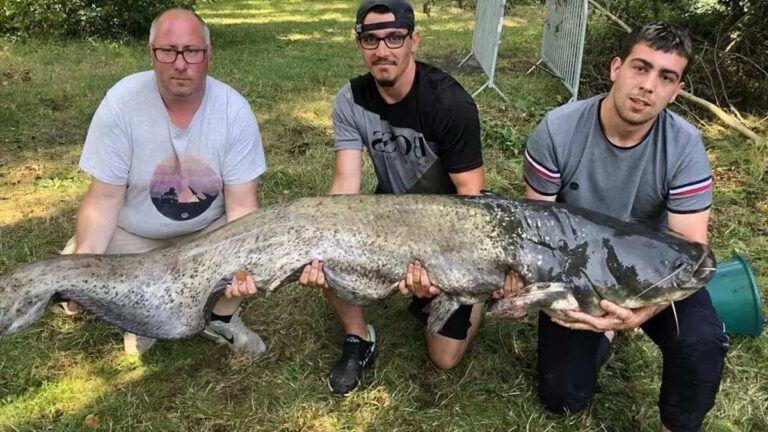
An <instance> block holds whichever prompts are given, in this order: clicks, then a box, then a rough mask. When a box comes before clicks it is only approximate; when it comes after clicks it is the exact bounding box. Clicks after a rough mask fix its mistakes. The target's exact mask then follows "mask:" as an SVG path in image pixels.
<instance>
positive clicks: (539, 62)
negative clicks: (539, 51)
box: [525, 59, 544, 75]
mask: <svg viewBox="0 0 768 432" xmlns="http://www.w3.org/2000/svg"><path fill="white" fill-rule="evenodd" d="M543 61H544V59H539V61H537V62H536V64H535V65H533V66H531V68H530V69H528V72H526V73H525V74H526V75H528V74H530V73H531V72H533V70H534V69H536V68H537V67H539V65H540V64H541V62H543Z"/></svg>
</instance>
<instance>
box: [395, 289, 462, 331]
mask: <svg viewBox="0 0 768 432" xmlns="http://www.w3.org/2000/svg"><path fill="white" fill-rule="evenodd" d="M433 298H434V297H433ZM433 298H418V297H416V296H413V300H411V304H410V305H408V310H409V311H411V313H412V314H413V316H415V317H416V319H418V320H419V321H421V322H422V324H424V325H427V318H429V313H428V312H424V309H425V308H427V306H429V304H430V303H431V302H432V299H433ZM471 315H472V305H461V306H459V308H458V309H457V310H456V312H454V313H453V315H451V316H450V317H449V318H448V321H446V322H445V325H443V328H441V329H440V331H438V332H437V334H439V335H443V336H445V337H447V338H451V339H456V340H464V339H466V338H467V331H468V330H469V327H470V326H471V325H472V323H471V322H470V320H469V317H470V316H471Z"/></svg>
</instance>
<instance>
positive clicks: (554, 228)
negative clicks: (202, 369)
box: [0, 195, 715, 339]
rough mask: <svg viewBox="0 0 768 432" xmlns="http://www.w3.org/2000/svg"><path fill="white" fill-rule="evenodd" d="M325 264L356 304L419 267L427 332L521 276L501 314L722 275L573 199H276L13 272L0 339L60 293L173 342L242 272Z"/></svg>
mask: <svg viewBox="0 0 768 432" xmlns="http://www.w3.org/2000/svg"><path fill="white" fill-rule="evenodd" d="M313 259H318V260H322V261H323V263H324V265H323V268H324V271H325V279H326V281H327V282H328V284H329V285H330V287H331V289H333V291H334V292H335V293H336V295H338V296H339V297H340V298H342V299H344V300H345V301H347V302H350V303H353V304H358V305H365V304H369V303H371V302H375V301H377V300H380V299H383V298H385V297H387V296H388V295H390V294H391V293H393V292H394V291H396V290H397V282H398V281H399V280H400V279H402V278H403V277H404V273H405V271H404V269H405V267H406V265H407V264H408V263H409V262H412V261H415V260H418V261H420V262H421V263H423V265H424V266H425V267H426V268H427V270H428V271H429V275H430V278H431V280H432V282H433V284H434V285H436V286H438V287H440V289H441V290H442V293H441V294H439V295H438V296H437V297H436V298H435V300H434V301H433V302H432V304H431V311H430V316H429V322H428V329H429V331H431V332H433V333H434V332H436V331H437V330H439V329H440V328H441V327H442V325H443V323H444V322H445V320H446V319H447V318H448V316H450V315H451V313H453V311H455V310H456V308H457V307H458V306H459V305H460V304H472V303H477V302H482V301H484V300H486V299H488V298H489V296H490V294H491V293H492V292H493V291H494V290H496V289H498V288H499V287H501V286H502V285H503V282H504V277H505V274H506V273H507V272H509V271H513V272H516V273H518V274H519V275H520V277H521V279H522V280H523V282H524V284H525V287H524V288H523V289H522V290H520V291H519V292H517V293H514V294H513V295H512V296H510V297H507V298H506V299H504V300H502V301H500V302H498V303H496V305H495V306H494V307H493V308H492V312H493V313H494V314H496V315H510V316H516V317H517V316H521V315H524V314H526V313H531V312H534V311H536V310H544V311H545V312H547V313H549V314H550V315H553V316H559V317H564V315H563V314H562V312H561V311H563V310H565V309H580V310H581V311H584V312H586V313H589V314H593V315H602V314H603V311H602V309H600V307H599V305H598V303H599V301H600V300H601V299H607V300H610V301H612V302H614V303H616V304H618V305H620V306H624V307H629V308H636V307H640V306H644V305H649V304H657V303H665V302H672V301H675V300H680V299H683V298H685V297H687V296H688V295H690V294H692V293H693V292H694V291H696V290H698V289H700V288H702V287H703V286H704V285H705V283H706V282H707V281H708V280H709V279H710V278H711V277H712V275H713V274H714V271H715V260H714V256H713V254H712V252H711V250H710V249H709V248H708V247H707V246H705V245H702V244H699V243H695V242H690V241H687V240H684V239H682V238H679V237H676V236H673V235H670V234H667V233H665V232H660V231H657V230H651V229H649V228H648V227H646V226H643V225H640V224H634V223H627V222H622V221H620V220H618V219H615V218H611V217H608V216H605V215H603V214H600V213H596V212H592V211H587V210H583V209H578V208H573V207H569V206H566V205H563V204H557V203H549V202H541V201H529V200H514V199H506V198H501V197H497V196H480V197H462V196H447V195H340V196H324V197H313V198H302V199H298V200H295V201H291V202H285V203H279V204H274V205H271V206H268V207H265V208H263V209H262V210H260V211H258V212H255V213H252V214H250V215H248V216H245V217H242V218H240V219H238V220H236V221H233V222H232V223H229V224H227V225H225V226H223V227H221V228H219V229H217V230H215V231H212V232H210V233H208V234H206V235H204V236H200V237H198V238H195V239H192V240H190V241H187V242H186V243H182V244H178V245H175V246H170V247H166V248H162V249H157V250H153V251H150V252H147V253H142V254H126V255H67V256H58V257H55V258H50V259H46V260H42V261H37V262H34V263H31V264H27V265H23V266H21V267H19V268H18V269H16V270H15V271H12V272H10V273H8V274H6V275H4V276H2V277H0V335H7V334H12V333H15V332H18V331H20V330H22V329H24V328H26V327H28V326H30V325H32V324H33V323H34V322H35V321H37V320H38V319H40V317H41V316H42V315H43V313H44V311H45V308H46V305H48V304H49V303H50V302H51V301H52V300H53V299H70V300H74V301H76V302H78V303H79V304H80V305H82V306H83V307H84V308H85V309H87V310H88V311H90V312H92V313H93V314H95V315H96V316H97V317H99V318H101V319H102V320H104V321H107V322H109V323H111V324H114V325H116V326H118V327H120V328H121V329H123V330H126V331H129V332H132V333H136V334H140V335H144V336H149V337H153V338H160V339H176V338H184V337H189V336H192V335H194V334H196V333H198V332H200V331H201V330H202V329H203V327H204V326H205V324H206V320H207V319H208V318H209V317H210V313H211V310H212V308H213V305H214V304H215V303H216V300H217V299H218V298H219V297H220V296H221V295H222V293H223V289H224V286H225V284H226V281H228V280H230V279H231V278H232V275H233V274H235V273H236V272H237V271H238V270H240V269H245V270H247V271H248V272H249V273H250V274H252V275H253V278H254V281H255V282H256V286H257V287H258V288H259V291H260V292H266V293H270V292H272V291H274V290H275V289H277V288H279V287H281V286H283V285H286V284H289V283H292V282H295V281H297V280H298V277H299V275H300V273H301V271H302V269H303V268H304V266H305V265H307V264H309V263H310V262H311V261H312V260H313Z"/></svg>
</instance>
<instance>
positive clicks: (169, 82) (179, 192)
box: [62, 9, 266, 356]
mask: <svg viewBox="0 0 768 432" xmlns="http://www.w3.org/2000/svg"><path fill="white" fill-rule="evenodd" d="M148 48H149V50H148V54H149V56H150V59H151V61H152V70H151V71H145V72H139V73H136V74H133V75H130V76H128V77H126V78H124V79H122V80H121V81H119V82H118V83H117V84H115V85H114V86H113V87H112V88H111V89H110V90H109V91H108V92H107V94H106V96H105V97H104V99H103V100H102V101H101V104H100V105H99V107H98V109H97V110H96V113H95V114H94V116H93V120H92V121H91V126H90V128H89V130H88V136H87V137H86V140H85V146H84V148H83V153H82V156H81V158H80V168H81V169H82V170H83V171H85V172H86V173H88V174H89V175H90V176H91V183H90V186H89V188H88V191H87V193H86V194H85V196H84V197H83V200H82V203H81V205H80V210H79V212H78V215H77V227H76V234H75V236H74V237H73V238H72V239H70V241H69V243H68V244H67V246H66V247H65V249H64V251H63V252H62V253H63V254H67V253H90V254H104V253H108V254H119V253H140V252H146V251H149V250H152V249H155V248H159V247H164V246H168V245H171V244H174V243H177V242H179V241H181V240H184V239H187V238H189V237H192V236H195V235H199V234H201V233H205V232H207V231H210V230H213V229H214V228H217V227H219V226H221V225H223V224H224V223H226V222H229V221H232V220H234V219H237V218H239V217H241V216H243V215H246V214H248V213H251V212H253V211H256V210H257V209H258V200H257V195H256V189H257V182H258V178H259V176H260V175H261V174H263V173H264V171H265V170H266V162H265V159H264V150H263V148H262V143H261V136H260V134H259V127H258V124H257V122H256V118H255V117H254V115H253V112H252V111H251V108H250V105H249V104H248V102H247V101H246V100H245V99H244V98H243V97H242V96H241V95H240V94H238V93H237V92H236V91H235V90H234V89H232V88H231V87H229V86H228V85H226V84H224V83H222V82H220V81H218V80H216V79H214V78H212V77H210V76H208V65H209V62H210V58H211V53H212V47H211V36H210V32H209V30H208V27H207V26H206V25H205V22H203V20H202V19H201V18H200V17H199V16H198V15H197V14H195V13H193V12H190V11H187V10H182V9H170V10H167V11H165V12H163V13H161V14H160V15H158V17H157V18H155V20H154V21H153V22H152V26H151V28H150V32H149V44H148ZM255 292H256V287H255V286H254V282H253V279H252V278H251V277H250V275H247V276H245V277H243V276H242V274H241V275H240V276H239V277H235V275H233V277H232V282H231V284H230V285H229V286H228V287H227V290H226V293H225V296H224V297H222V299H221V300H220V301H219V302H218V303H217V304H216V306H215V308H214V310H213V316H212V319H211V321H210V324H209V325H208V326H207V327H206V329H205V330H204V332H203V335H204V336H206V337H207V338H209V339H212V340H214V341H216V342H218V343H220V344H224V345H227V346H229V347H230V348H231V349H233V350H235V351H240V352H244V353H247V354H249V355H252V356H259V355H261V354H263V353H264V352H265V351H266V347H265V345H264V342H263V341H262V340H261V338H260V337H259V336H258V335H257V334H256V333H254V332H253V331H251V330H250V329H248V328H247V327H246V326H245V325H244V324H243V322H242V320H241V319H240V317H239V306H240V303H241V301H242V298H243V297H246V296H249V295H252V294H254V293H255ZM62 306H63V307H64V309H65V311H67V312H69V313H72V312H76V311H77V310H78V306H77V305H76V304H74V303H72V302H69V303H65V304H62ZM147 312H148V313H151V311H147ZM124 344H125V350H126V352H127V353H130V354H142V353H143V352H145V351H146V350H147V349H149V347H150V346H152V344H154V340H153V339H149V338H145V337H142V336H139V335H133V334H130V333H128V334H126V335H125V337H124Z"/></svg>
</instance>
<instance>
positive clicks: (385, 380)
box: [0, 0, 768, 432]
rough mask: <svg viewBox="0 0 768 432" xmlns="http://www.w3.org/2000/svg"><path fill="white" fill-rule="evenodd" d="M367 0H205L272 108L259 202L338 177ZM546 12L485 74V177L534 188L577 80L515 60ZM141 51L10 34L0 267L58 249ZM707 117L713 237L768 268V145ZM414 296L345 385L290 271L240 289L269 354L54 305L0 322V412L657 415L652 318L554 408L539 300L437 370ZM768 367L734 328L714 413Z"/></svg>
mask: <svg viewBox="0 0 768 432" xmlns="http://www.w3.org/2000/svg"><path fill="white" fill-rule="evenodd" d="M356 3H357V2H352V1H320V0H303V1H299V0H271V1H270V0H219V1H217V2H215V3H203V4H202V5H201V9H200V13H201V15H202V16H203V17H204V18H205V19H206V20H208V23H209V24H210V26H211V30H212V34H213V39H214V42H213V43H214V47H215V51H214V54H213V55H214V57H213V64H212V69H211V74H212V75H213V76H215V77H217V78H219V79H221V80H223V81H224V82H227V83H229V84H230V85H232V86H233V87H234V88H235V89H237V90H238V91H240V92H241V93H242V94H243V95H244V96H245V97H246V98H247V99H248V100H249V101H250V103H251V105H252V107H253V109H254V111H255V113H256V116H257V118H258V119H259V122H260V126H261V130H262V134H263V139H264V143H265V150H266V153H267V161H268V165H269V171H268V173H267V174H266V175H265V176H264V178H263V187H262V189H261V195H260V199H261V201H262V203H264V204H269V203H274V202H277V201H281V200H286V199H291V198H295V197H299V196H308V195H320V194H324V193H326V191H327V189H328V187H329V182H330V178H331V171H332V162H333V151H332V145H333V135H332V130H331V125H330V111H331V103H332V100H333V97H334V95H335V93H336V91H337V90H338V89H339V88H340V87H341V86H342V85H343V84H344V83H345V82H346V81H347V80H348V79H349V78H351V77H353V76H355V75H358V74H360V73H362V72H363V69H362V65H361V62H360V60H359V58H358V56H357V53H356V52H355V49H354V43H353V33H352V22H353V19H354V13H355V6H356ZM417 4H418V5H419V7H418V8H417V9H418V10H417V12H419V13H418V14H417V21H418V25H419V27H420V28H421V31H422V33H423V38H422V46H421V49H420V53H419V57H420V58H421V59H422V60H425V61H428V62H431V63H433V64H435V65H437V66H439V67H442V68H444V69H446V70H448V71H450V72H453V73H454V74H455V76H456V77H457V78H458V79H459V80H460V81H461V82H462V83H463V84H464V85H465V87H466V88H467V89H468V90H470V91H471V92H473V91H474V90H475V89H477V88H478V87H479V86H480V85H482V83H483V82H484V77H483V76H482V75H481V73H480V72H479V69H478V68H477V67H476V66H475V67H466V68H462V69H461V70H458V71H457V70H456V64H457V63H458V61H459V60H461V59H462V58H463V57H464V56H465V55H466V54H467V53H468V51H469V49H470V46H471V38H472V28H473V25H474V17H473V15H472V14H471V13H468V12H465V11H462V10H459V9H448V8H445V7H435V8H434V9H433V11H432V16H431V17H426V16H425V15H423V14H421V13H420V12H421V8H420V3H417ZM542 19H543V11H542V8H541V7H539V6H520V7H514V8H513V9H512V12H511V14H510V16H508V17H507V18H506V21H505V27H504V35H503V37H504V40H503V43H502V46H501V54H500V65H499V73H498V77H497V81H498V82H497V84H498V86H499V87H500V88H501V89H502V90H503V91H504V92H505V93H506V94H507V95H508V96H510V98H511V99H512V103H511V105H505V104H504V103H503V102H502V101H501V100H500V98H499V97H498V96H497V95H496V94H495V93H494V92H492V91H485V92H483V93H481V94H480V95H479V97H478V99H477V101H478V105H479V107H480V111H481V116H482V119H483V120H482V121H483V145H484V152H485V159H486V167H487V170H488V179H489V186H490V187H491V188H492V189H495V190H496V191H498V192H500V193H502V194H507V195H511V196H519V195H520V194H521V192H522V189H523V184H522V181H521V153H522V150H523V148H524V145H525V140H526V137H527V135H528V134H529V133H530V132H531V131H532V130H533V128H534V127H535V125H536V123H537V122H538V121H539V120H540V119H541V118H542V116H543V115H544V113H545V112H546V111H548V110H549V109H552V108H554V107H555V106H558V105H560V104H561V103H563V102H565V100H567V98H568V96H567V95H566V92H565V90H563V88H562V87H561V86H560V85H559V84H558V83H557V82H556V81H555V80H554V79H553V78H552V77H550V76H549V75H547V74H544V73H535V74H532V75H528V76H525V75H524V72H525V71H526V70H527V68H528V67H529V65H530V63H532V62H535V61H536V60H537V59H538V58H537V53H538V47H539V41H540V29H541V22H542ZM148 67H149V58H148V54H147V50H146V48H145V46H144V44H143V43H139V42H136V43H124V44H121V43H111V42H98V41H67V42H41V41H13V40H9V39H5V40H3V39H0V273H4V272H6V271H9V270H11V269H13V268H14V267H16V266H18V265H20V264H22V263H24V262H28V261H32V260H36V259H40V258H43V257H47V256H51V255H54V254H56V253H57V251H58V250H60V249H61V248H62V247H63V245H64V243H65V242H66V240H67V238H69V237H70V236H71V235H72V234H73V228H74V221H75V212H76V209H77V205H78V202H79V199H80V197H81V196H82V194H83V193H84V192H85V188H86V186H87V182H88V179H87V177H86V176H84V175H83V174H82V173H81V172H79V170H78V168H77V161H78V158H79V154H80V150H81V147H82V143H83V140H84V138H85V134H86V131H87V128H88V124H89V121H90V117H91V115H92V113H93V112H94V110H95V109H96V106H97V105H98V103H99V101H100V100H101V98H102V96H103V95H104V93H105V91H106V90H107V89H108V88H109V87H110V86H111V85H113V84H114V83H115V82H116V81H117V80H119V79H120V78H122V77H123V76H125V75H127V74H129V73H132V72H136V71H140V70H144V69H147V68H148ZM606 70H607V65H606ZM678 111H679V112H685V111H684V110H678ZM765 115H768V114H765V113H763V115H762V116H763V117H764V116H765ZM702 117H703V118H705V119H706V118H708V117H707V116H706V115H703V116H702ZM700 126H701V128H702V132H703V133H704V135H705V142H706V145H707V147H708V150H709V154H710V158H711V162H712V166H713V169H714V173H715V177H716V181H717V189H716V197H715V206H714V218H713V221H712V240H711V242H712V245H713V247H714V248H715V251H716V253H717V255H718V257H720V258H721V259H724V258H727V257H728V256H730V255H731V254H732V253H733V252H738V253H741V254H744V255H746V256H747V257H749V258H750V259H751V261H752V265H753V268H754V270H755V272H756V274H757V276H758V282H759V283H760V284H761V285H762V286H768V285H766V284H767V283H768V279H767V278H766V274H768V240H766V239H767V238H768V187H766V185H765V180H766V173H767V172H768V171H766V165H768V154H767V153H768V150H766V148H765V147H759V146H755V145H753V144H751V143H749V142H747V141H746V140H744V139H742V138H741V137H740V136H738V135H736V134H734V133H732V132H729V131H727V130H725V129H724V128H722V127H721V126H719V125H717V124H700ZM763 127H765V124H764V125H763ZM762 132H763V133H765V130H763V131H762ZM367 168H368V169H366V187H367V188H368V190H370V189H371V185H372V183H373V182H372V169H370V166H368V167H367ZM30 283H35V282H34V281H30ZM763 299H764V302H765V299H766V296H765V292H763ZM406 301H407V300H406V299H405V298H402V297H400V296H392V297H390V298H389V299H388V300H386V301H384V302H381V303H379V304H376V305H373V306H371V307H369V308H368V309H367V315H368V318H369V320H370V321H371V322H372V323H374V324H375V325H376V327H377V332H378V334H379V341H380V356H379V358H378V361H377V365H376V368H375V369H374V370H373V371H371V372H369V373H368V374H367V375H366V377H365V383H364V386H363V388H362V390H361V391H358V392H356V393H354V394H353V395H351V396H349V397H346V398H338V397H334V396H332V395H331V394H330V393H329V391H328V389H327V387H326V384H325V377H326V375H327V372H328V370H329V368H330V365H331V364H332V362H333V361H334V360H335V359H336V358H337V357H338V355H339V352H340V345H341V341H342V337H343V335H342V332H341V329H340V328H339V325H338V322H337V320H336V318H335V316H334V314H333V313H332V312H331V311H330V309H329V308H328V306H327V305H326V303H325V300H324V298H323V297H322V295H321V294H320V293H319V292H317V291H315V290H310V289H306V288H302V287H299V286H291V287H287V288H284V289H282V290H281V291H280V292H278V293H276V294H274V295H273V296H270V297H269V298H263V297H259V298H256V299H253V300H250V301H248V302H247V305H246V309H245V311H244V319H245V321H246V322H247V323H248V324H249V325H250V326H252V327H253V328H254V329H255V330H257V331H258V332H259V333H260V334H261V335H262V336H263V337H264V338H265V340H266V342H267V345H268V347H269V354H268V355H267V356H266V357H264V358H261V359H258V360H251V359H248V358H244V357H243V356H238V355H234V354H232V353H230V352H229V351H228V350H227V349H226V348H221V347H217V346H214V345H211V344H210V343H209V342H207V341H204V340H202V339H200V338H193V339H188V340H183V341H167V342H160V343H158V344H157V345H156V346H155V347H154V348H153V349H152V350H151V351H150V352H149V353H148V354H147V355H145V356H143V357H141V358H134V357H129V356H126V355H125V354H123V351H122V338H121V334H120V332H119V331H118V330H117V329H116V328H114V327H111V326H108V325H105V324H103V323H101V322H98V321H96V320H94V319H90V318H88V317H78V318H76V319H71V318H66V317H62V316H60V315H57V314H55V313H53V312H49V313H48V314H47V315H46V316H45V318H44V319H43V320H42V322H40V323H39V324H37V325H35V326H34V327H32V328H31V329H30V330H28V331H26V332H24V333H22V334H20V335H16V336H13V337H8V338H4V339H2V341H1V342H0V430H1V431H39V430H45V431H76V430H105V431H106V430H125V431H134V430H147V431H180V430H182V431H211V432H228V431H252V430H260V431H441V432H448V431H467V430H475V431H501V430H526V431H657V430H659V422H658V409H657V407H656V399H657V391H658V387H659V383H660V374H661V358H660V355H659V353H658V352H657V349H656V347H655V346H654V345H653V344H652V343H651V342H650V341H649V340H648V339H647V338H645V337H644V336H643V335H642V334H641V333H632V334H622V335H620V337H619V338H618V340H617V343H616V346H615V350H614V354H613V356H612V358H611V360H610V361H609V363H608V365H607V366H606V367H605V369H604V370H603V372H602V375H601V378H600V382H599V393H598V394H597V396H596V398H595V400H594V403H593V404H592V405H591V407H590V408H589V410H588V411H587V412H585V413H582V414H578V415H569V416H555V415H551V414H548V413H547V412H545V411H544V410H543V409H541V408H540V406H539V403H538V400H537V394H536V387H535V386H536V381H535V365H536V326H535V325H534V323H533V322H531V321H530V320H521V321H498V322H494V321H485V322H484V323H483V327H482V328H481V331H480V335H479V337H478V340H477V343H476V344H475V346H474V348H473V349H472V351H471V352H470V353H469V354H468V355H467V357H466V358H465V361H464V362H463V363H462V364H461V365H460V366H459V367H457V368H455V369H454V370H451V371H439V370H437V369H436V368H435V367H433V366H432V365H431V363H430V362H429V360H428V359H427V356H426V351H425V348H424V344H423V334H422V333H421V331H420V330H419V328H418V326H417V324H416V323H415V320H413V319H412V318H411V317H410V315H409V314H408V313H407V311H406V310H405V309H404V306H405V304H406ZM767 370H768V339H766V337H765V336H763V337H761V338H757V339H754V338H743V337H733V338H732V340H731V351H730V354H729V356H728V359H727V366H726V370H725V374H724V378H723V384H722V387H721V391H720V394H719V397H718V399H717V403H716V406H715V408H714V409H713V411H712V412H711V413H710V415H709V416H708V417H707V419H706V422H705V428H704V429H705V430H707V431H756V432H757V431H766V430H768V372H767Z"/></svg>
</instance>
